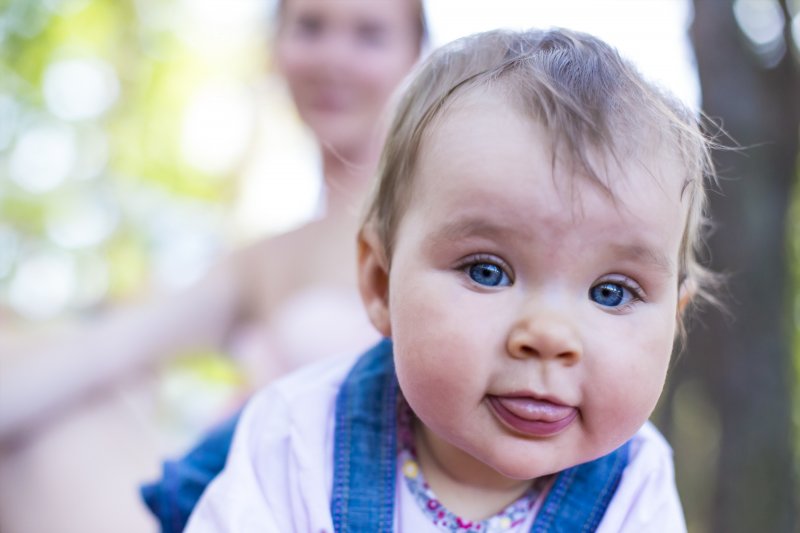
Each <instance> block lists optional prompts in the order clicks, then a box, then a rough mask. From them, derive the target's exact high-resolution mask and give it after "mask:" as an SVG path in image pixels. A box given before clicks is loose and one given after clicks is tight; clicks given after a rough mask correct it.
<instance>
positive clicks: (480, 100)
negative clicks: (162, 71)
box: [187, 30, 712, 533]
mask: <svg viewBox="0 0 800 533" xmlns="http://www.w3.org/2000/svg"><path fill="white" fill-rule="evenodd" d="M709 161H710V160H709V147H708V143H707V141H706V139H705V138H704V136H703V135H702V134H701V133H700V130H699V128H698V126H697V124H696V119H695V117H694V116H693V114H692V113H691V112H689V111H688V110H686V109H684V108H683V107H682V106H681V105H680V104H679V103H677V102H676V101H674V100H673V99H671V98H670V97H668V96H666V95H664V94H663V93H662V92H660V91H659V90H658V89H656V88H654V87H652V86H651V85H650V84H649V83H648V82H646V81H645V80H643V79H642V77H641V76H640V75H639V74H638V73H637V72H636V70H635V69H634V68H633V67H631V66H630V64H628V63H627V62H626V61H624V60H622V59H621V58H620V57H619V56H618V54H617V53H616V52H615V51H614V50H613V49H611V48H610V47H609V46H608V45H606V44H604V43H603V42H601V41H599V40H598V39H596V38H594V37H591V36H588V35H584V34H580V33H574V32H571V31H566V30H554V31H547V32H541V31H528V32H520V33H514V32H501V31H496V32H489V33H484V34H480V35H476V36H473V37H469V38H466V39H462V40H460V41H456V42H455V43H453V44H451V45H449V46H447V47H445V48H443V49H441V50H439V51H437V52H436V53H434V54H433V55H432V56H431V57H430V59H429V60H428V61H427V63H426V64H425V65H424V66H423V68H422V69H421V71H420V72H419V73H418V74H417V76H416V78H415V79H414V81H413V82H412V83H411V85H410V87H409V88H408V90H407V91H406V93H405V95H404V98H403V100H402V101H401V103H400V106H399V108H398V112H397V116H396V118H395V120H394V123H393V126H392V128H391V131H390V134H389V137H388V139H387V142H386V146H385V148H384V152H383V159H382V165H381V169H380V172H379V176H378V183H377V186H376V189H375V192H374V195H373V198H372V201H371V204H370V205H369V208H368V211H367V216H366V218H365V221H364V224H363V226H362V229H361V232H360V234H359V237H358V242H359V280H360V290H361V294H362V298H363V301H364V304H365V306H366V310H367V313H368V315H369V317H370V319H371V321H372V323H373V324H374V325H375V327H376V328H377V329H378V330H379V331H380V333H381V334H382V335H383V336H384V337H386V340H384V341H382V342H381V343H380V344H379V345H377V346H376V347H375V348H373V349H372V350H371V351H369V352H367V353H366V354H364V355H362V356H361V357H359V358H358V359H347V360H339V361H329V362H324V363H321V364H318V365H315V366H312V367H309V368H306V369H304V370H302V371H300V372H299V373H296V374H294V375H292V376H289V377H288V378H285V379H283V380H281V381H279V382H277V383H275V384H274V385H272V386H270V387H268V388H267V389H265V390H264V391H262V392H261V393H260V394H259V395H258V396H257V397H256V398H255V399H254V400H253V401H252V402H251V403H250V404H249V406H248V407H247V408H246V409H245V411H244V413H243V415H242V418H241V420H240V422H239V425H238V428H237V432H236V436H235V437H234V442H233V447H232V449H231V452H230V455H229V457H228V462H227V464H226V467H225V469H224V470H223V472H222V474H221V475H220V476H219V477H218V478H217V479H216V480H215V481H214V482H212V484H211V485H210V486H209V488H208V490H207V491H206V492H205V494H204V495H203V497H202V499H201V500H200V502H199V504H198V506H197V508H196V509H195V512H194V514H193V515H192V517H191V518H190V522H189V527H188V529H187V531H190V532H199V531H231V532H247V531H253V532H255V531H259V532H264V531H275V532H281V533H285V532H290V531H302V532H307V531H313V532H320V531H326V532H332V531H356V532H373V531H405V532H414V533H418V532H425V531H431V532H435V531H457V532H466V531H473V532H487V531H488V532H491V531H515V532H516V531H520V532H521V531H554V530H557V531H570V532H571V531H595V530H597V531H603V532H612V531H613V532H617V531H626V532H636V533H639V532H642V531H665V532H677V531H684V530H685V525H684V520H683V514H682V511H681V506H680V502H679V499H678V496H677V492H676V490H675V486H674V480H673V465H672V458H671V452H670V449H669V446H668V445H667V444H666V442H665V441H664V440H663V438H662V437H661V436H660V435H659V434H658V432H657V431H656V429H655V428H654V427H653V426H652V425H651V424H650V423H649V422H648V421H647V419H648V417H649V416H650V414H651V413H652V411H653V408H654V407H655V405H656V402H657V400H658V398H659V395H660V393H661V390H662V387H663V385H664V380H665V377H666V374H667V369H668V366H669V362H670V356H671V353H672V349H673V343H674V340H675V338H676V337H677V335H678V334H679V333H680V330H681V328H680V324H681V315H682V313H683V311H684V310H685V307H686V306H687V304H689V303H690V302H691V301H692V300H693V299H695V298H696V297H697V296H698V295H702V292H703V289H704V285H705V281H706V278H707V277H708V275H707V273H706V272H705V271H704V269H703V268H702V267H701V266H700V265H699V264H698V262H697V259H696V248H697V246H698V244H699V241H700V229H701V227H702V222H703V218H704V215H703V206H704V202H705V193H704V184H703V181H704V178H705V177H707V176H708V175H710V173H711V170H712V169H711V165H710V162H709ZM309 334H310V335H313V332H309Z"/></svg>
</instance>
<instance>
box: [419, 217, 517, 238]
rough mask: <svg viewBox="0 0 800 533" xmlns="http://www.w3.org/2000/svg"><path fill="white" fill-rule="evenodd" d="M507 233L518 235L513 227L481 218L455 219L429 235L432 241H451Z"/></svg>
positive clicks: (490, 236)
mask: <svg viewBox="0 0 800 533" xmlns="http://www.w3.org/2000/svg"><path fill="white" fill-rule="evenodd" d="M508 233H520V230H519V228H517V227H515V226H514V225H510V224H509V225H506V224H498V223H496V222H493V221H490V220H487V219H485V218H482V217H469V218H464V217H460V218H456V219H454V220H451V221H450V222H448V223H446V224H445V225H443V226H442V227H441V228H439V229H437V230H436V231H435V232H433V233H432V234H431V236H430V237H431V239H432V240H434V241H451V240H455V239H459V238H463V237H466V236H481V237H487V238H497V237H499V236H500V235H503V234H508Z"/></svg>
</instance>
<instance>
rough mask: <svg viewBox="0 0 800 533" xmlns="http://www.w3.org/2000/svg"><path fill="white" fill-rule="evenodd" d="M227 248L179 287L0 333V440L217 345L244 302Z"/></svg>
mask: <svg viewBox="0 0 800 533" xmlns="http://www.w3.org/2000/svg"><path fill="white" fill-rule="evenodd" d="M245 257H246V254H234V255H233V256H231V257H230V258H229V259H228V260H227V261H225V262H223V263H222V264H220V265H219V266H218V267H217V268H216V269H214V270H213V271H212V272H211V273H210V274H209V275H208V276H207V277H206V278H204V279H203V280H202V281H201V282H199V283H197V284H195V285H194V286H192V287H190V288H189V289H186V290H183V291H181V292H178V293H175V294H170V295H166V296H163V297H160V298H157V299H153V300H150V301H147V302H145V303H142V304H140V305H136V306H130V307H126V308H121V309H114V310H111V311H109V312H107V313H105V314H102V315H101V316H99V317H98V318H96V319H91V320H86V321H85V322H80V323H75V324H70V325H68V326H66V327H63V328H60V329H59V330H47V331H27V332H23V333H15V332H10V331H4V332H0V442H3V441H5V440H7V439H9V438H10V437H12V436H14V435H18V434H20V433H21V432H24V431H26V430H30V429H32V428H34V427H35V426H36V425H37V424H39V423H43V422H45V421H46V420H47V419H48V418H49V417H51V416H54V415H56V414H58V413H59V412H62V411H63V410H65V409H68V408H69V407H71V406H74V405H75V404H76V403H77V402H79V401H80V400H81V399H83V398H85V397H86V396H88V395H91V394H93V393H97V392H99V391H101V390H102V389H104V388H106V387H110V386H113V385H114V384H115V383H117V382H119V381H120V380H122V379H125V378H127V377H129V376H131V374H134V373H136V372H137V371H141V370H144V369H146V368H149V367H153V366H154V365H155V364H156V363H158V362H160V361H164V360H167V359H168V358H170V357H172V356H175V355H176V354H180V353H182V352H185V351H187V350H191V349H193V348H207V347H222V346H223V345H224V343H225V340H226V338H227V336H228V335H229V333H230V331H231V330H232V329H233V328H234V326H235V324H236V322H237V321H238V320H240V319H241V316H242V313H243V311H244V309H245V308H246V306H247V304H246V300H247V298H246V296H245V291H243V290H242V287H244V286H246V284H247V281H246V280H245V279H243V272H247V271H248V270H249V269H246V268H242V267H241V266H240V265H241V263H242V262H243V259H245Z"/></svg>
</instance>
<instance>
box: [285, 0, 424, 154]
mask: <svg viewBox="0 0 800 533" xmlns="http://www.w3.org/2000/svg"><path fill="white" fill-rule="evenodd" d="M417 10H418V4H417V3H416V2H414V1H413V0H336V1H331V0H284V5H283V7H282V11H281V15H280V17H281V19H280V29H279V32H278V39H277V46H276V48H277V60H278V65H279V67H280V69H281V71H282V72H283V74H284V76H285V77H286V79H287V81H288V83H289V89H290V90H291V92H292V96H293V98H294V101H295V104H296V105H297V109H298V111H299V112H300V116H301V117H302V119H303V120H304V121H305V122H306V123H307V124H308V125H309V127H310V128H311V129H312V130H313V131H314V134H315V135H316V136H317V138H318V140H319V141H320V143H322V145H323V148H325V149H332V150H334V151H336V152H337V153H338V154H340V155H342V156H344V157H353V156H357V154H358V152H359V151H360V150H362V149H364V148H365V147H366V146H368V145H369V143H370V141H372V140H374V139H375V136H376V134H378V133H380V132H381V130H380V129H378V128H379V127H378V128H376V126H377V123H378V120H379V118H380V117H381V114H382V113H383V111H384V107H385V105H386V102H387V100H388V99H389V97H390V96H391V94H392V92H393V91H394V89H395V88H396V87H397V85H398V84H399V82H400V81H401V80H402V79H403V77H404V76H405V75H406V74H407V73H408V71H409V69H410V68H411V66H412V65H413V64H414V62H415V61H416V59H417V56H418V55H419V27H418V23H417V22H416V21H417V20H418V11H417Z"/></svg>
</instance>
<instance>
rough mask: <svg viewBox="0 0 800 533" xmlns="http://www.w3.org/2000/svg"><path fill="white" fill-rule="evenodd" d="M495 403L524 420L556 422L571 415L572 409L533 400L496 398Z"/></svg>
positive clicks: (566, 406)
mask: <svg viewBox="0 0 800 533" xmlns="http://www.w3.org/2000/svg"><path fill="white" fill-rule="evenodd" d="M497 401H498V402H499V403H500V404H501V405H502V406H503V407H505V408H506V409H508V410H509V411H510V412H511V413H512V414H514V415H516V416H518V417H520V418H523V419H525V420H537V421H542V422H556V421H558V420H563V419H564V418H566V417H568V416H569V415H570V414H572V412H573V410H574V409H575V408H574V407H570V406H568V405H560V404H557V403H553V402H548V401H546V400H536V399H534V398H517V397H513V398H512V397H502V396H498V397H497Z"/></svg>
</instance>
